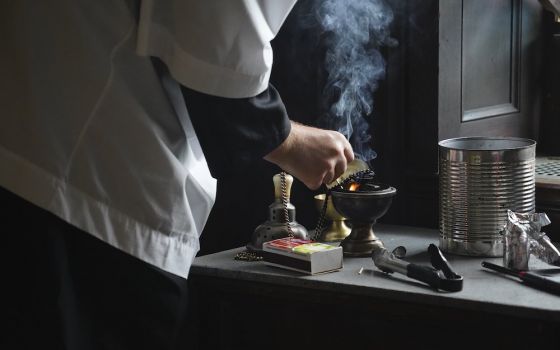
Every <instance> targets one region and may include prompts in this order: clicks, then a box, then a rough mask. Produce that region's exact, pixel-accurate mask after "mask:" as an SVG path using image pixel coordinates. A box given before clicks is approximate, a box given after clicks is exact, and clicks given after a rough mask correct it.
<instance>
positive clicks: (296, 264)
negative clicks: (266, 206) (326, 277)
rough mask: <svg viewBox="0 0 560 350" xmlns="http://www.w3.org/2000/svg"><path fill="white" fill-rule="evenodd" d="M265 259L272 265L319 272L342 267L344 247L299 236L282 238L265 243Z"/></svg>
mask: <svg viewBox="0 0 560 350" xmlns="http://www.w3.org/2000/svg"><path fill="white" fill-rule="evenodd" d="M263 261H264V263H265V264H267V265H270V266H276V267H281V268H285V269H289V270H294V271H299V272H303V273H306V274H311V275H314V274H317V273H325V272H331V271H336V270H340V269H341V268H342V247H337V246H333V245H329V244H325V243H319V242H315V241H311V240H304V239H298V238H289V237H287V238H280V239H276V240H273V241H269V242H266V243H264V244H263Z"/></svg>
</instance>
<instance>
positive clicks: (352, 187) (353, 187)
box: [348, 182, 360, 192]
mask: <svg viewBox="0 0 560 350" xmlns="http://www.w3.org/2000/svg"><path fill="white" fill-rule="evenodd" d="M359 188H360V184H359V183H357V182H352V183H351V184H350V187H348V191H352V192H354V191H357V190H358V189H359Z"/></svg>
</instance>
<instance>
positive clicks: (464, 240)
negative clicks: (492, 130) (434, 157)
mask: <svg viewBox="0 0 560 350" xmlns="http://www.w3.org/2000/svg"><path fill="white" fill-rule="evenodd" d="M535 148H536V142H535V141H534V140H530V139H522V138H506V137H462V138H455V139H448V140H443V141H441V142H439V231H440V241H439V245H440V248H441V250H443V251H445V252H449V253H453V254H459V255H470V256H485V257H499V256H502V255H503V242H502V236H501V234H500V231H501V230H502V229H503V227H504V225H505V223H506V220H507V210H508V209H511V210H512V211H514V212H517V213H533V212H534V211H535Z"/></svg>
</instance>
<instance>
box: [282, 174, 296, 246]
mask: <svg viewBox="0 0 560 350" xmlns="http://www.w3.org/2000/svg"><path fill="white" fill-rule="evenodd" d="M280 189H281V194H280V195H281V197H282V205H283V207H284V222H285V223H286V231H288V237H289V238H293V237H294V231H293V230H292V226H291V225H290V212H289V211H288V189H287V186H286V172H285V171H282V172H281V173H280Z"/></svg>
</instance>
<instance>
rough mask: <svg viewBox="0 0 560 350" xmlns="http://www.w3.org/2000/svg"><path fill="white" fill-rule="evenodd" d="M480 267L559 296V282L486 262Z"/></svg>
mask: <svg viewBox="0 0 560 350" xmlns="http://www.w3.org/2000/svg"><path fill="white" fill-rule="evenodd" d="M482 267H485V268H487V269H490V270H494V271H497V272H501V273H504V274H506V275H510V276H515V277H517V278H519V279H521V280H522V281H523V282H524V283H525V284H527V285H529V286H532V287H535V288H538V289H541V290H543V291H546V292H550V293H554V294H558V295H560V282H557V281H554V280H551V279H549V278H546V277H543V276H540V275H537V274H536V273H534V272H529V271H522V270H514V269H510V268H507V267H503V266H499V265H496V264H492V263H489V262H487V261H483V262H482Z"/></svg>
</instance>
